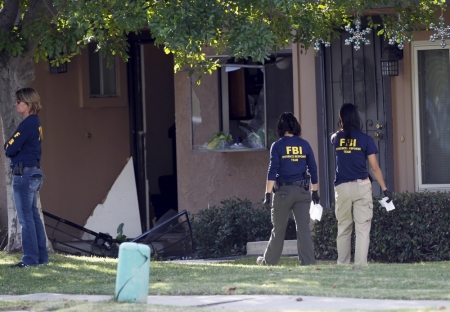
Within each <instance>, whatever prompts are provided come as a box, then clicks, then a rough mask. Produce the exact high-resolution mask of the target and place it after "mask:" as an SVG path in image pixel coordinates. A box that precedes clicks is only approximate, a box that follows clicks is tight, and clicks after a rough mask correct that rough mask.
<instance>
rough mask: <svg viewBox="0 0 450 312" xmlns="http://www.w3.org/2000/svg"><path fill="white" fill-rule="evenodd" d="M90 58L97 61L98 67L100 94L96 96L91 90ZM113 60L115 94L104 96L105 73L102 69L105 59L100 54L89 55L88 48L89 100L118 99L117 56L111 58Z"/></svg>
mask: <svg viewBox="0 0 450 312" xmlns="http://www.w3.org/2000/svg"><path fill="white" fill-rule="evenodd" d="M90 44H92V45H93V44H95V45H96V43H90ZM91 56H94V57H96V58H97V59H98V65H99V68H98V70H99V81H98V83H99V89H100V93H98V94H94V93H92V90H91V80H92V77H91V64H90V62H91ZM113 58H114V79H115V93H108V94H105V93H104V92H105V79H104V77H105V73H104V67H105V66H106V64H105V63H106V62H107V60H106V57H104V56H102V54H101V53H100V52H94V53H93V54H91V52H90V47H88V59H89V97H90V98H112V97H118V96H119V79H118V64H117V56H113Z"/></svg>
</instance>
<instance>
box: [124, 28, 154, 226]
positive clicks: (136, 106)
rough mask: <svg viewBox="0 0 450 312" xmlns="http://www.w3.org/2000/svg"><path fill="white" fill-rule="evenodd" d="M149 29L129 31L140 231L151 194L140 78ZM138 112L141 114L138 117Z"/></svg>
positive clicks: (130, 100)
mask: <svg viewBox="0 0 450 312" xmlns="http://www.w3.org/2000/svg"><path fill="white" fill-rule="evenodd" d="M153 42H154V39H153V38H152V37H151V34H150V31H141V32H140V33H139V34H134V33H132V34H130V35H128V43H129V45H130V48H129V55H130V58H129V60H128V63H127V76H128V103H129V122H130V154H131V156H132V157H133V164H134V172H135V179H136V191H137V197H138V205H139V213H140V218H141V227H142V233H144V232H146V231H147V230H149V228H150V227H151V224H150V218H151V216H150V198H149V192H148V191H147V189H148V186H147V176H146V172H147V170H146V159H145V124H144V117H143V116H144V106H143V105H144V101H143V97H144V89H143V87H144V86H143V81H142V74H143V72H142V67H141V66H142V56H141V45H142V44H149V43H153ZM139 116H140V117H139Z"/></svg>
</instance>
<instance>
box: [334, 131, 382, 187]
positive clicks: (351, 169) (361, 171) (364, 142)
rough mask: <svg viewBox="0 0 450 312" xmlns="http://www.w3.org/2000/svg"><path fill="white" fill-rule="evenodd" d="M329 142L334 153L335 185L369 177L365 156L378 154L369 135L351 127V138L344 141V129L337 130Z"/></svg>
mask: <svg viewBox="0 0 450 312" xmlns="http://www.w3.org/2000/svg"><path fill="white" fill-rule="evenodd" d="M331 144H332V145H333V147H334V151H335V154H336V176H335V179H334V185H335V186H336V185H339V184H341V183H345V182H350V181H353V180H356V179H367V178H368V177H369V172H368V171H367V156H369V155H372V154H378V149H377V147H376V145H375V143H374V141H373V139H372V137H371V136H369V135H367V134H365V133H364V132H362V131H360V130H357V129H353V130H352V133H351V139H350V140H349V141H347V142H346V140H345V133H344V131H339V132H337V133H335V134H333V135H332V136H331Z"/></svg>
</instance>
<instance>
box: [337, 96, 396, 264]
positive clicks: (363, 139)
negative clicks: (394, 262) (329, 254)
mask: <svg viewBox="0 0 450 312" xmlns="http://www.w3.org/2000/svg"><path fill="white" fill-rule="evenodd" d="M339 126H340V130H339V131H337V132H336V133H334V134H333V135H332V136H331V144H332V145H333V147H334V150H335V155H336V175H335V180H334V189H335V192H334V193H335V213H336V219H337V221H338V234H337V239H336V242H337V251H338V259H337V263H338V264H349V263H350V257H351V236H352V231H353V223H354V224H355V232H356V245H355V257H354V262H355V264H367V254H368V251H369V242H370V227H371V223H372V216H373V202H372V184H371V181H370V179H369V172H368V170H367V165H366V163H367V161H369V165H370V167H371V169H372V172H373V175H374V176H375V178H376V180H377V181H378V183H379V184H380V186H381V189H382V190H383V192H384V195H385V196H387V197H389V200H391V198H392V193H391V192H390V191H388V189H387V188H386V184H385V183H384V179H383V174H382V172H381V169H380V167H379V165H378V161H377V158H376V154H377V153H378V150H377V147H376V145H375V143H374V141H373V139H372V137H370V136H369V135H367V134H365V133H363V132H362V131H361V130H362V122H361V119H360V117H359V114H358V110H357V109H356V107H355V106H354V105H353V104H350V103H346V104H344V105H342V107H341V109H340V111H339Z"/></svg>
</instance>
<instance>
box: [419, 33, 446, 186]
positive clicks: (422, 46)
mask: <svg viewBox="0 0 450 312" xmlns="http://www.w3.org/2000/svg"><path fill="white" fill-rule="evenodd" d="M443 49H445V50H449V59H450V46H446V47H445V48H442V47H441V46H440V45H438V44H436V42H431V41H425V40H423V41H413V42H411V54H412V55H411V68H412V71H411V76H412V104H413V129H414V154H415V162H414V171H415V179H416V183H415V188H416V190H417V191H427V190H428V191H430V190H431V191H449V190H450V183H449V184H424V183H423V182H422V165H421V164H422V152H421V151H422V142H421V124H420V102H419V101H420V95H419V73H418V71H419V63H418V51H424V50H425V51H426V50H443Z"/></svg>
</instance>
